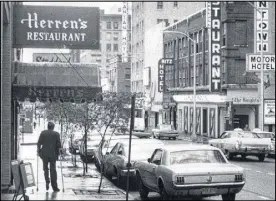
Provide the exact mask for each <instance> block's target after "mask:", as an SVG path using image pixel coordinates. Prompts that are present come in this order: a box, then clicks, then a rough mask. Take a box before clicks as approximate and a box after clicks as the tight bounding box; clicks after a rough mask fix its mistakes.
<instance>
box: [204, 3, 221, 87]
mask: <svg viewBox="0 0 276 201" xmlns="http://www.w3.org/2000/svg"><path fill="white" fill-rule="evenodd" d="M208 4H209V5H207V9H209V10H207V25H209V26H210V27H209V28H210V29H209V52H210V59H209V61H210V62H209V63H210V64H209V65H210V80H211V83H210V91H212V92H219V91H221V45H220V36H221V7H220V6H221V5H220V2H218V1H213V2H208Z"/></svg>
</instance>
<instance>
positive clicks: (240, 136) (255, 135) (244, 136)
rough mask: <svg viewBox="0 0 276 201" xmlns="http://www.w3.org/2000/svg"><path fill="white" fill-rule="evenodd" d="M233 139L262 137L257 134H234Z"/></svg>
mask: <svg viewBox="0 0 276 201" xmlns="http://www.w3.org/2000/svg"><path fill="white" fill-rule="evenodd" d="M231 137H238V138H260V136H259V135H258V134H257V133H252V132H237V133H232V134H231Z"/></svg>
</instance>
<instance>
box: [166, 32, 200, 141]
mask: <svg viewBox="0 0 276 201" xmlns="http://www.w3.org/2000/svg"><path fill="white" fill-rule="evenodd" d="M163 33H175V34H182V35H184V36H186V37H187V38H188V39H189V40H190V41H191V42H192V43H194V80H193V81H194V84H193V85H194V86H193V96H194V98H193V135H194V137H195V136H196V41H195V40H194V39H192V38H191V37H190V36H189V35H188V34H187V33H184V32H181V31H163Z"/></svg>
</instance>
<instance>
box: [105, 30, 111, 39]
mask: <svg viewBox="0 0 276 201" xmlns="http://www.w3.org/2000/svg"><path fill="white" fill-rule="evenodd" d="M106 40H111V33H110V32H107V33H106Z"/></svg>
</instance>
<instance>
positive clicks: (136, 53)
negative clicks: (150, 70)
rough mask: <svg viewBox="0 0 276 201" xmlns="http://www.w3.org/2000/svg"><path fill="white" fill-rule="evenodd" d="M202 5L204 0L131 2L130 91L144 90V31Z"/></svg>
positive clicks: (171, 20) (179, 17)
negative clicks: (196, 0) (197, 0)
mask: <svg viewBox="0 0 276 201" xmlns="http://www.w3.org/2000/svg"><path fill="white" fill-rule="evenodd" d="M204 7H205V2H177V1H175V2H162V1H157V2H132V41H131V45H132V46H131V50H132V56H131V60H132V65H131V66H132V67H131V68H132V69H131V91H132V92H144V84H143V70H144V68H145V67H146V66H144V54H145V51H144V50H145V48H146V46H147V44H145V31H147V30H148V29H150V28H151V27H153V26H154V25H156V24H158V23H160V22H165V25H166V26H168V25H170V24H173V23H175V22H177V21H178V20H180V19H183V18H184V17H185V16H189V15H191V14H193V13H195V12H196V11H198V10H201V9H202V8H204ZM157 62H158V61H156V65H157Z"/></svg>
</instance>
